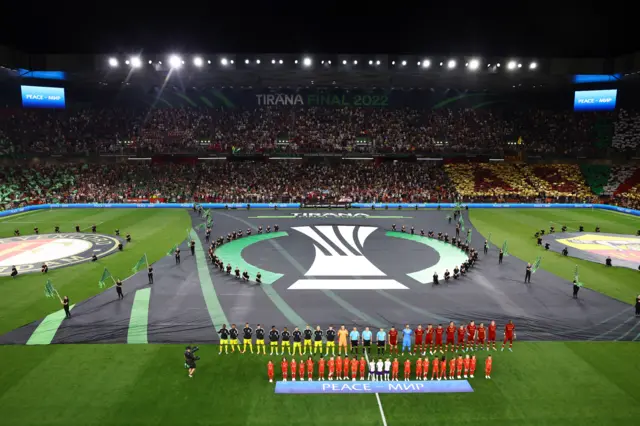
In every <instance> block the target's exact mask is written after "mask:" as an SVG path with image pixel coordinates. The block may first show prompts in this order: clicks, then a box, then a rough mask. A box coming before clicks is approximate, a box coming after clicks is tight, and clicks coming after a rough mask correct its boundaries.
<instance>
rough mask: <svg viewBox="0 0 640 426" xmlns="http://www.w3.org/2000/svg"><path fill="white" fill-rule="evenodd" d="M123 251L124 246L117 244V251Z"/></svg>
mask: <svg viewBox="0 0 640 426" xmlns="http://www.w3.org/2000/svg"><path fill="white" fill-rule="evenodd" d="M123 249H124V246H123V245H122V243H118V250H120V251H122V250H123Z"/></svg>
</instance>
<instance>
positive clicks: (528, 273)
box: [524, 263, 531, 283]
mask: <svg viewBox="0 0 640 426" xmlns="http://www.w3.org/2000/svg"><path fill="white" fill-rule="evenodd" d="M524 282H525V283H530V282H531V264H530V263H527V269H526V271H525V273H524Z"/></svg>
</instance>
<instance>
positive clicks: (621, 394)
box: [0, 209, 640, 426]
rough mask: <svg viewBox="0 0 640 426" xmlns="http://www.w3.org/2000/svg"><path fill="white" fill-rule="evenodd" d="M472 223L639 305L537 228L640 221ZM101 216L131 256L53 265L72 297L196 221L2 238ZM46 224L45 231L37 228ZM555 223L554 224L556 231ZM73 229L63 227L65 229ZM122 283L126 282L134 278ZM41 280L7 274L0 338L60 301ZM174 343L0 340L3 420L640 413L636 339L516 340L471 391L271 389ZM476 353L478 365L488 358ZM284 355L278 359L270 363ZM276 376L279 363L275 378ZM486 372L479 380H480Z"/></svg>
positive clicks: (173, 214) (600, 418) (537, 216)
mask: <svg viewBox="0 0 640 426" xmlns="http://www.w3.org/2000/svg"><path fill="white" fill-rule="evenodd" d="M470 215H471V220H472V222H473V224H474V225H475V226H476V227H477V229H478V230H479V231H480V232H482V233H483V234H485V235H488V233H489V232H491V233H492V241H493V242H494V243H498V244H501V243H502V241H503V240H504V239H507V240H508V244H509V251H510V253H511V254H513V255H514V256H517V257H520V258H522V259H525V260H528V259H531V260H533V259H535V257H536V256H538V255H543V256H544V258H543V261H542V266H541V267H542V268H543V269H547V270H549V271H551V272H553V273H555V274H557V275H560V276H562V277H563V278H565V279H571V278H572V277H573V270H574V267H575V266H574V265H575V264H576V263H578V264H579V265H580V272H581V277H582V278H583V281H584V282H585V285H586V286H587V287H591V288H593V289H595V290H597V291H600V292H602V293H605V294H608V295H610V296H612V297H615V298H618V299H620V300H623V301H625V302H627V303H631V301H632V300H633V297H634V295H637V294H638V293H640V279H638V273H637V271H632V270H625V269H622V268H619V269H618V268H615V269H613V270H611V269H607V270H605V268H604V266H601V265H595V264H592V263H589V262H581V261H576V260H575V259H567V258H563V257H562V256H560V255H557V254H555V253H549V252H546V253H541V251H543V250H540V249H539V248H537V247H536V246H535V242H534V240H533V233H534V232H535V230H536V229H541V228H545V229H548V227H549V224H550V222H555V223H557V224H563V223H566V224H568V225H569V226H571V224H573V225H574V226H575V225H576V224H583V225H584V226H585V229H587V230H591V229H592V228H594V227H595V226H596V225H599V226H600V227H601V228H602V231H603V232H614V233H616V232H619V233H626V234H635V232H636V230H637V229H638V228H640V220H639V219H636V218H632V217H628V216H624V215H620V214H615V213H610V212H600V211H590V210H544V211H542V210H506V209H505V210H478V211H472V212H471V213H470ZM76 223H77V224H79V225H80V226H81V227H82V228H85V227H89V226H90V225H91V224H92V223H96V224H98V231H99V232H102V233H106V234H113V232H114V229H115V228H119V229H120V230H121V232H122V233H124V232H127V231H129V232H131V234H132V237H133V243H132V244H131V245H130V246H129V247H127V249H126V250H125V251H124V252H123V253H118V254H115V255H111V256H108V257H106V258H104V259H103V260H100V261H99V262H98V263H99V264H91V263H85V264H81V265H77V266H74V267H70V268H62V269H59V270H54V271H51V272H50V278H51V279H52V280H53V281H54V283H55V284H56V286H57V287H58V289H59V290H60V289H62V290H60V291H61V292H62V291H64V292H65V293H66V294H69V295H70V296H71V297H72V298H73V300H74V301H75V302H78V301H80V300H83V299H85V298H87V297H90V296H92V295H94V294H96V293H98V292H99V291H101V290H100V289H99V288H98V285H97V281H98V279H99V277H100V274H101V271H102V268H103V267H104V266H107V267H108V268H109V270H110V271H111V272H112V273H113V274H114V275H117V276H120V277H126V276H128V275H129V274H130V268H131V266H132V265H133V264H134V263H135V261H136V260H137V259H138V258H139V257H140V256H141V255H142V254H143V253H145V252H146V253H147V254H148V256H149V260H150V261H153V260H156V259H158V258H160V257H162V256H163V255H165V253H166V251H167V250H168V249H169V248H170V247H171V246H172V245H173V244H175V243H176V242H178V241H181V240H182V239H184V234H185V228H187V227H189V226H190V220H189V216H188V214H187V213H186V212H185V211H179V210H151V209H150V210H109V209H104V210H65V211H45V212H38V213H30V214H26V215H20V216H15V217H13V218H7V219H3V220H0V236H2V237H7V236H12V235H13V230H14V229H15V228H16V227H19V228H20V229H21V231H22V232H23V234H27V233H30V232H31V230H32V229H33V227H34V226H38V227H39V228H40V232H41V233H44V232H52V231H53V227H54V226H55V225H56V224H58V225H60V226H61V228H62V231H66V230H72V227H73V226H75V224H76ZM36 224H37V225H36ZM556 227H557V226H556ZM67 228H68V229H67ZM125 284H126V283H125ZM42 287H43V279H42V276H41V275H39V274H33V275H30V276H26V275H25V276H22V277H20V279H19V280H11V279H10V278H0V332H6V331H9V330H11V329H14V328H16V327H18V326H21V325H23V324H25V323H28V322H30V321H33V320H36V319H38V318H41V317H43V316H45V315H47V314H49V313H51V312H52V311H53V310H57V309H58V308H59V306H57V304H55V303H54V302H53V301H52V300H50V299H46V298H44V297H43V294H42ZM182 350H183V348H182V347H181V346H178V345H124V344H123V345H50V346H30V347H27V346H4V347H0V407H1V411H0V412H1V414H2V417H1V418H2V423H3V424H8V425H9V424H11V425H21V426H22V425H62V424H64V425H87V426H88V425H176V424H185V423H187V424H196V425H212V424H214V425H230V426H234V425H283V426H289V425H298V424H301V425H302V424H304V425H305V426H308V425H325V424H327V425H342V424H345V425H367V426H369V425H384V424H386V425H388V426H397V425H406V426H408V425H412V426H413V425H419V424H427V423H434V424H446V425H493V426H495V425H510V426H511V425H536V426H538V425H573V424H576V425H578V424H579V425H598V426H600V425H614V424H618V423H623V424H624V423H627V424H631V423H632V422H637V419H638V418H640V357H639V356H638V354H639V353H640V346H639V343H633V342H628V343H627V342H625V343H620V342H616V343H613V342H612V343H594V342H589V343H578V342H537V343H525V342H516V345H515V348H514V352H513V353H509V352H504V353H502V352H497V353H494V368H493V374H492V380H485V379H484V378H482V375H481V374H480V375H477V376H476V379H473V380H472V382H471V383H472V386H473V387H474V391H475V392H473V393H469V394H413V395H406V394H405V395H388V394H383V395H380V396H379V398H380V399H379V400H380V403H381V406H382V410H383V412H384V422H386V423H383V416H382V415H381V412H380V408H379V406H378V400H377V398H376V396H375V395H371V394H368V395H330V396H320V395H276V394H275V393H274V391H273V385H272V384H269V383H268V382H267V379H266V367H265V365H266V361H267V359H269V358H270V357H268V356H266V357H265V356H257V355H253V356H251V355H248V354H246V355H238V354H230V355H222V356H219V355H218V347H217V346H213V345H207V346H201V351H200V355H201V356H202V361H200V363H199V364H198V371H197V372H196V376H195V377H194V378H193V379H188V378H187V377H186V376H187V375H186V371H185V370H184V369H183V368H182ZM484 356H485V355H484V353H483V352H481V353H480V356H479V358H480V364H479V365H480V366H482V365H483V364H482V363H483V361H484ZM274 358H275V357H274ZM278 372H279V368H278V364H277V363H276V373H278ZM478 376H480V377H481V378H477V377H478Z"/></svg>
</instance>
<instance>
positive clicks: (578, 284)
mask: <svg viewBox="0 0 640 426" xmlns="http://www.w3.org/2000/svg"><path fill="white" fill-rule="evenodd" d="M573 281H575V283H576V285H577V286H578V287H582V286H583V285H584V284H582V283H581V282H580V274H578V265H576V269H575V271H574V272H573Z"/></svg>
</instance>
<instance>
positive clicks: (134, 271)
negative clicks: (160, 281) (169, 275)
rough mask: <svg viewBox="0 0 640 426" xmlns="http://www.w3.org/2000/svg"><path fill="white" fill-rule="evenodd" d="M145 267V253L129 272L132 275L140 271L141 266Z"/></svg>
mask: <svg viewBox="0 0 640 426" xmlns="http://www.w3.org/2000/svg"><path fill="white" fill-rule="evenodd" d="M145 265H147V254H146V253H145V254H144V256H142V257H141V258H140V260H138V263H136V264H135V265H134V266H133V268H131V270H132V271H133V273H134V274H135V273H137V272H138V271H139V270H140V269H142V267H143V266H145Z"/></svg>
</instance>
